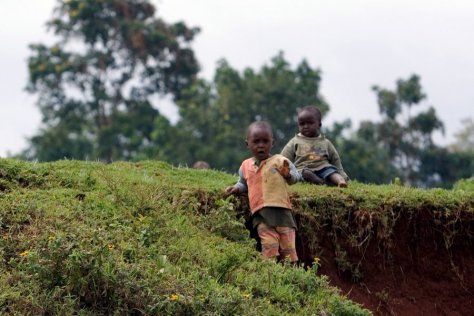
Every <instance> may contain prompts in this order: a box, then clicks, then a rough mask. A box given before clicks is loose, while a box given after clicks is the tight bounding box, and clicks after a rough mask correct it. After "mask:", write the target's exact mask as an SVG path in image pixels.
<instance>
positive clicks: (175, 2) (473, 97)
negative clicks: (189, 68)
mask: <svg viewBox="0 0 474 316" xmlns="http://www.w3.org/2000/svg"><path fill="white" fill-rule="evenodd" d="M152 2H153V3H154V4H155V5H156V7H157V14H158V16H160V17H162V18H163V19H164V20H165V21H167V22H175V21H177V20H184V21H185V22H186V23H187V24H188V26H199V27H200V28H201V29H202V32H201V33H200V34H199V35H198V36H197V38H196V40H195V42H194V44H193V49H194V51H195V53H196V54H197V58H198V60H199V62H200V64H201V67H202V72H201V74H200V75H201V76H202V77H205V78H207V79H211V78H212V75H213V74H214V70H215V64H216V62H217V60H219V59H220V58H226V59H227V60H228V61H229V63H230V64H231V66H232V67H234V68H236V69H239V70H243V69H244V68H245V67H252V68H254V69H259V68H260V67H261V66H262V65H263V64H265V63H269V61H270V59H271V58H272V57H274V56H275V55H276V54H277V53H278V52H279V51H283V52H284V53H285V58H286V59H287V60H288V61H289V62H290V63H291V65H292V66H293V67H294V66H296V65H297V63H299V62H300V61H301V60H302V59H303V58H305V59H306V60H307V61H308V62H309V64H310V65H311V66H312V67H313V68H319V69H321V70H322V72H323V78H322V88H321V93H322V95H323V96H324V97H325V98H326V99H327V101H328V102H329V104H330V106H331V111H330V113H329V115H328V117H327V118H325V121H324V122H323V124H326V125H330V124H332V122H334V121H342V120H344V119H347V118H350V119H352V121H353V122H354V125H355V127H357V126H358V122H360V121H361V120H364V119H369V120H378V119H379V114H378V107H377V103H376V99H375V95H374V93H373V92H372V91H371V86H373V85H379V86H381V87H385V88H389V89H394V87H395V82H396V80H397V79H400V78H403V79H406V78H408V77H409V76H410V75H411V74H414V73H416V74H418V75H419V76H420V77H421V84H422V86H423V88H424V92H425V93H426V94H427V95H428V98H427V100H426V101H425V102H424V103H423V104H422V105H420V106H418V107H417V108H419V109H420V110H422V109H423V110H424V109H427V107H428V106H430V105H431V106H434V107H435V109H436V111H437V114H438V116H439V117H440V118H441V120H442V121H443V122H444V123H445V127H446V132H447V134H446V136H445V137H442V136H441V135H436V138H435V139H436V141H437V143H438V144H440V145H445V144H448V143H450V142H452V141H453V134H454V133H456V132H457V131H459V129H460V128H461V127H462V125H461V123H460V121H461V120H462V119H463V118H468V117H471V118H473V117H474V88H473V84H474V40H473V39H472V36H473V34H474V1H472V0H451V1H445V0H291V1H290V0H286V1H285V0H239V1H223V0H155V1H152ZM55 3H56V0H14V1H13V0H12V1H7V0H3V1H1V2H0V12H2V13H3V14H2V19H0V42H1V43H2V49H1V50H0V66H1V72H0V86H1V90H2V101H1V103H0V135H1V140H0V157H5V156H7V154H8V153H16V152H18V151H20V150H21V149H23V148H25V147H26V141H25V138H26V137H28V136H32V135H33V134H34V133H35V131H37V129H38V127H39V125H40V121H41V117H40V114H39V112H38V110H37V109H36V107H35V106H34V103H35V97H34V96H31V95H29V94H27V93H25V92H24V87H25V85H26V83H27V65H26V59H27V57H28V54H29V51H28V44H30V43H36V42H45V43H52V42H53V36H52V35H51V34H49V33H47V31H46V27H45V22H46V21H47V20H48V19H49V18H50V17H51V13H52V9H53V7H54V4H55ZM161 110H162V112H163V113H165V114H168V115H170V116H171V117H173V116H174V115H175V113H176V111H174V110H173V109H161Z"/></svg>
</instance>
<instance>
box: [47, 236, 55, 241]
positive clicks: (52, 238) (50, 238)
mask: <svg viewBox="0 0 474 316" xmlns="http://www.w3.org/2000/svg"><path fill="white" fill-rule="evenodd" d="M48 240H56V237H54V236H49V237H48Z"/></svg>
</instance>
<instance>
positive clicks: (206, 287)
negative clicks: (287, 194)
mask: <svg viewBox="0 0 474 316" xmlns="http://www.w3.org/2000/svg"><path fill="white" fill-rule="evenodd" d="M235 181H236V177H235V176H233V175H229V174H226V173H222V172H218V171H213V170H193V169H187V168H175V167H173V166H170V165H168V164H166V163H162V162H151V161H146V162H139V163H124V162H117V163H113V164H108V165H105V164H101V163H97V162H81V161H58V162H55V163H41V164H38V163H29V162H23V161H18V160H11V159H0V259H1V260H0V273H1V276H2V277H1V278H0V313H1V314H11V315H28V314H30V315H38V314H78V315H104V314H137V315H139V314H148V315H311V314H315V315H321V314H328V315H368V314H370V313H369V312H368V311H367V310H364V309H362V308H360V307H359V306H358V305H357V304H355V303H353V302H351V301H349V300H347V299H346V298H344V297H343V296H341V295H340V293H339V292H338V290H337V289H335V288H332V287H330V286H329V285H328V280H327V279H326V278H325V277H324V276H318V275H317V273H316V270H317V265H315V266H313V268H312V269H308V270H305V269H303V268H297V267H293V266H290V265H288V264H277V263H274V262H270V261H265V260H263V259H262V258H261V257H260V255H259V254H258V253H257V252H256V251H255V250H254V245H253V241H252V240H250V239H249V238H248V232H247V231H246V229H245V227H244V225H243V222H242V221H243V219H242V218H241V219H237V218H236V217H235V213H236V212H237V211H238V209H237V208H238V207H239V206H238V203H237V201H236V200H235V199H234V198H227V199H225V198H224V197H223V196H222V192H223V190H224V188H225V187H226V186H228V185H231V184H233V183H234V182H235ZM315 190H317V191H315ZM366 190H370V189H368V188H366V187H365V186H362V185H357V184H355V185H354V186H353V187H352V188H350V189H348V190H347V191H344V192H342V193H341V192H337V191H335V190H330V188H322V187H321V188H319V187H318V188H315V187H310V186H307V185H297V186H294V187H293V192H294V194H295V195H299V196H300V200H301V201H302V202H301V203H303V202H304V201H305V199H308V200H310V201H311V203H316V201H317V203H322V204H324V205H326V206H331V205H333V204H337V203H336V202H335V201H334V199H336V196H335V195H337V196H338V197H337V198H338V199H342V200H341V202H340V203H341V205H345V204H346V203H353V204H357V203H366V207H370V206H371V205H372V206H375V205H378V204H377V200H378V199H379V198H384V199H387V201H390V199H391V197H390V194H389V193H388V192H390V188H385V189H384V188H381V189H380V190H381V191H380V192H378V193H376V194H378V195H380V196H378V197H375V196H374V200H373V201H371V200H367V199H365V198H364V197H365V194H367V191H366ZM315 193H316V194H317V195H318V196H321V197H322V199H319V198H318V199H316V198H315V197H314V194H315ZM420 194H421V193H420ZM341 195H342V197H341ZM448 195H450V194H448ZM456 199H457V198H455V200H456ZM456 201H457V200H456ZM456 201H454V202H453V203H455V202H456ZM456 203H458V202H456ZM301 205H303V204H301ZM305 205H307V204H305ZM308 205H309V204H308ZM364 205H365V204H364ZM364 207H365V206H364ZM301 212H311V209H310V208H304V207H302V208H301Z"/></svg>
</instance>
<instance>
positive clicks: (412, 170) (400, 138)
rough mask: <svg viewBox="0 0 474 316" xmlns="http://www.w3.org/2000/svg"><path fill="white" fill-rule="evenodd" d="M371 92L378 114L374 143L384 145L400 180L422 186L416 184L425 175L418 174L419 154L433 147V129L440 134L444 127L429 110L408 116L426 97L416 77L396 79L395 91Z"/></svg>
mask: <svg viewBox="0 0 474 316" xmlns="http://www.w3.org/2000/svg"><path fill="white" fill-rule="evenodd" d="M373 90H374V92H375V93H376V95H377V103H378V105H379V110H380V113H381V114H382V122H381V123H379V124H378V131H377V137H378V140H379V141H381V142H382V143H383V144H384V146H385V148H386V150H387V151H388V153H389V155H390V157H391V160H392V164H393V166H394V167H395V168H396V169H398V170H399V172H401V177H402V179H403V180H404V181H405V182H407V183H409V184H420V185H422V183H417V182H419V181H420V180H421V179H422V178H424V177H425V176H426V175H422V174H420V168H421V162H422V160H421V153H422V152H423V151H424V150H431V149H433V148H435V147H436V146H435V145H434V143H433V139H432V134H433V133H434V132H435V131H437V130H439V131H441V132H443V133H444V125H443V123H442V122H441V120H440V119H439V118H438V117H437V115H436V111H435V109H434V108H433V107H429V108H428V110H426V111H424V112H423V111H422V112H419V113H418V114H417V115H415V116H413V115H412V114H411V108H412V107H413V106H415V105H419V104H420V102H421V101H422V100H423V99H425V98H426V95H425V94H424V93H423V91H422V87H421V83H420V78H419V77H418V76H417V75H412V76H410V77H409V78H408V79H407V80H403V79H400V80H397V84H396V89H395V91H390V90H387V89H384V88H380V87H378V86H374V87H373ZM403 116H404V118H403Z"/></svg>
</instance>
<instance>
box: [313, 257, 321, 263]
mask: <svg viewBox="0 0 474 316" xmlns="http://www.w3.org/2000/svg"><path fill="white" fill-rule="evenodd" d="M320 261H321V259H319V258H318V257H314V258H313V262H314V263H316V264H319V262H320Z"/></svg>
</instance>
